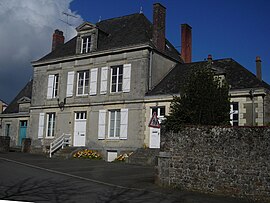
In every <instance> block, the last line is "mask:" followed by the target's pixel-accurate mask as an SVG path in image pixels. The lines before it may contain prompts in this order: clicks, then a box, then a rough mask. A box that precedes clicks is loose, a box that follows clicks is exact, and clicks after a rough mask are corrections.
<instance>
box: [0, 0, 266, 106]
mask: <svg viewBox="0 0 270 203" xmlns="http://www.w3.org/2000/svg"><path fill="white" fill-rule="evenodd" d="M156 2H159V3H161V4H162V5H163V6H165V7H166V37H167V39H168V40H169V41H170V42H171V43H172V44H173V45H174V46H175V47H176V48H177V49H178V50H180V41H181V40H180V39H181V35H180V25H181V24H184V23H187V24H189V25H190V26H191V27H192V61H193V62H195V61H202V60H205V59H206V58H207V55H208V54H211V55H212V56H213V59H221V58H233V59H234V60H236V61H237V62H238V63H240V64H241V65H243V66H244V67H246V68H247V69H248V70H250V71H251V72H253V73H255V72H256V69H255V58H256V56H260V57H261V60H262V75H263V80H265V81H266V82H268V83H270V22H269V21H270V12H269V10H270V1H269V0H218V1H217V0H188V1H187V0H185V1H183V0H159V1H158V0H155V1H154V0H113V1H112V0H98V1H97V0H57V1H56V0H0V47H1V51H0V99H1V100H3V101H5V102H7V103H9V102H11V101H12V99H13V98H14V97H15V96H16V95H17V94H18V93H19V91H20V90H21V89H22V88H23V87H24V85H25V84H26V83H27V82H28V81H29V80H30V79H31V78H32V72H33V69H32V66H31V62H32V61H35V60H38V59H39V58H41V57H42V56H44V55H46V54H47V53H49V52H50V51H51V43H52V34H53V32H54V30H55V29H60V30H62V31H64V34H65V37H66V40H69V39H71V38H72V37H74V36H75V35H76V31H75V28H76V27H77V26H79V25H80V24H81V23H82V22H84V21H89V22H91V23H96V22H98V21H99V20H106V19H110V18H115V17H120V16H124V15H129V14H133V13H139V12H140V10H141V11H142V12H143V14H144V15H145V16H146V17H147V18H148V19H149V20H150V21H152V16H153V12H152V10H153V3H156ZM63 12H64V13H69V14H72V16H69V17H67V16H66V15H64V14H63Z"/></svg>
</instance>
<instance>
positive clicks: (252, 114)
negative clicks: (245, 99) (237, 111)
mask: <svg viewBox="0 0 270 203" xmlns="http://www.w3.org/2000/svg"><path fill="white" fill-rule="evenodd" d="M249 95H250V98H251V101H252V106H251V109H252V110H251V117H252V126H254V100H253V98H254V90H253V89H251V90H250V91H249Z"/></svg>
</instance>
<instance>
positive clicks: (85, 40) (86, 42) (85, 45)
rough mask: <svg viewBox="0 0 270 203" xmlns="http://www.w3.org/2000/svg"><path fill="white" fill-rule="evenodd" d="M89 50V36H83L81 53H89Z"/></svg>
mask: <svg viewBox="0 0 270 203" xmlns="http://www.w3.org/2000/svg"><path fill="white" fill-rule="evenodd" d="M90 51H91V36H87V37H83V38H82V44H81V53H82V54H85V53H89V52H90Z"/></svg>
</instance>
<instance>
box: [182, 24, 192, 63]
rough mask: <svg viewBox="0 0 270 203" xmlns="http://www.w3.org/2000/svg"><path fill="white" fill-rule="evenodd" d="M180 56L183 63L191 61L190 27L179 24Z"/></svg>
mask: <svg viewBox="0 0 270 203" xmlns="http://www.w3.org/2000/svg"><path fill="white" fill-rule="evenodd" d="M181 56H182V59H183V60H184V62H185V63H191V61H192V27H191V26H189V25H188V24H182V25H181Z"/></svg>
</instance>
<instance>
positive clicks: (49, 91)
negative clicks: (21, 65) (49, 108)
mask: <svg viewBox="0 0 270 203" xmlns="http://www.w3.org/2000/svg"><path fill="white" fill-rule="evenodd" d="M53 82H54V75H49V78H48V89H47V99H51V98H52V95H53Z"/></svg>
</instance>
